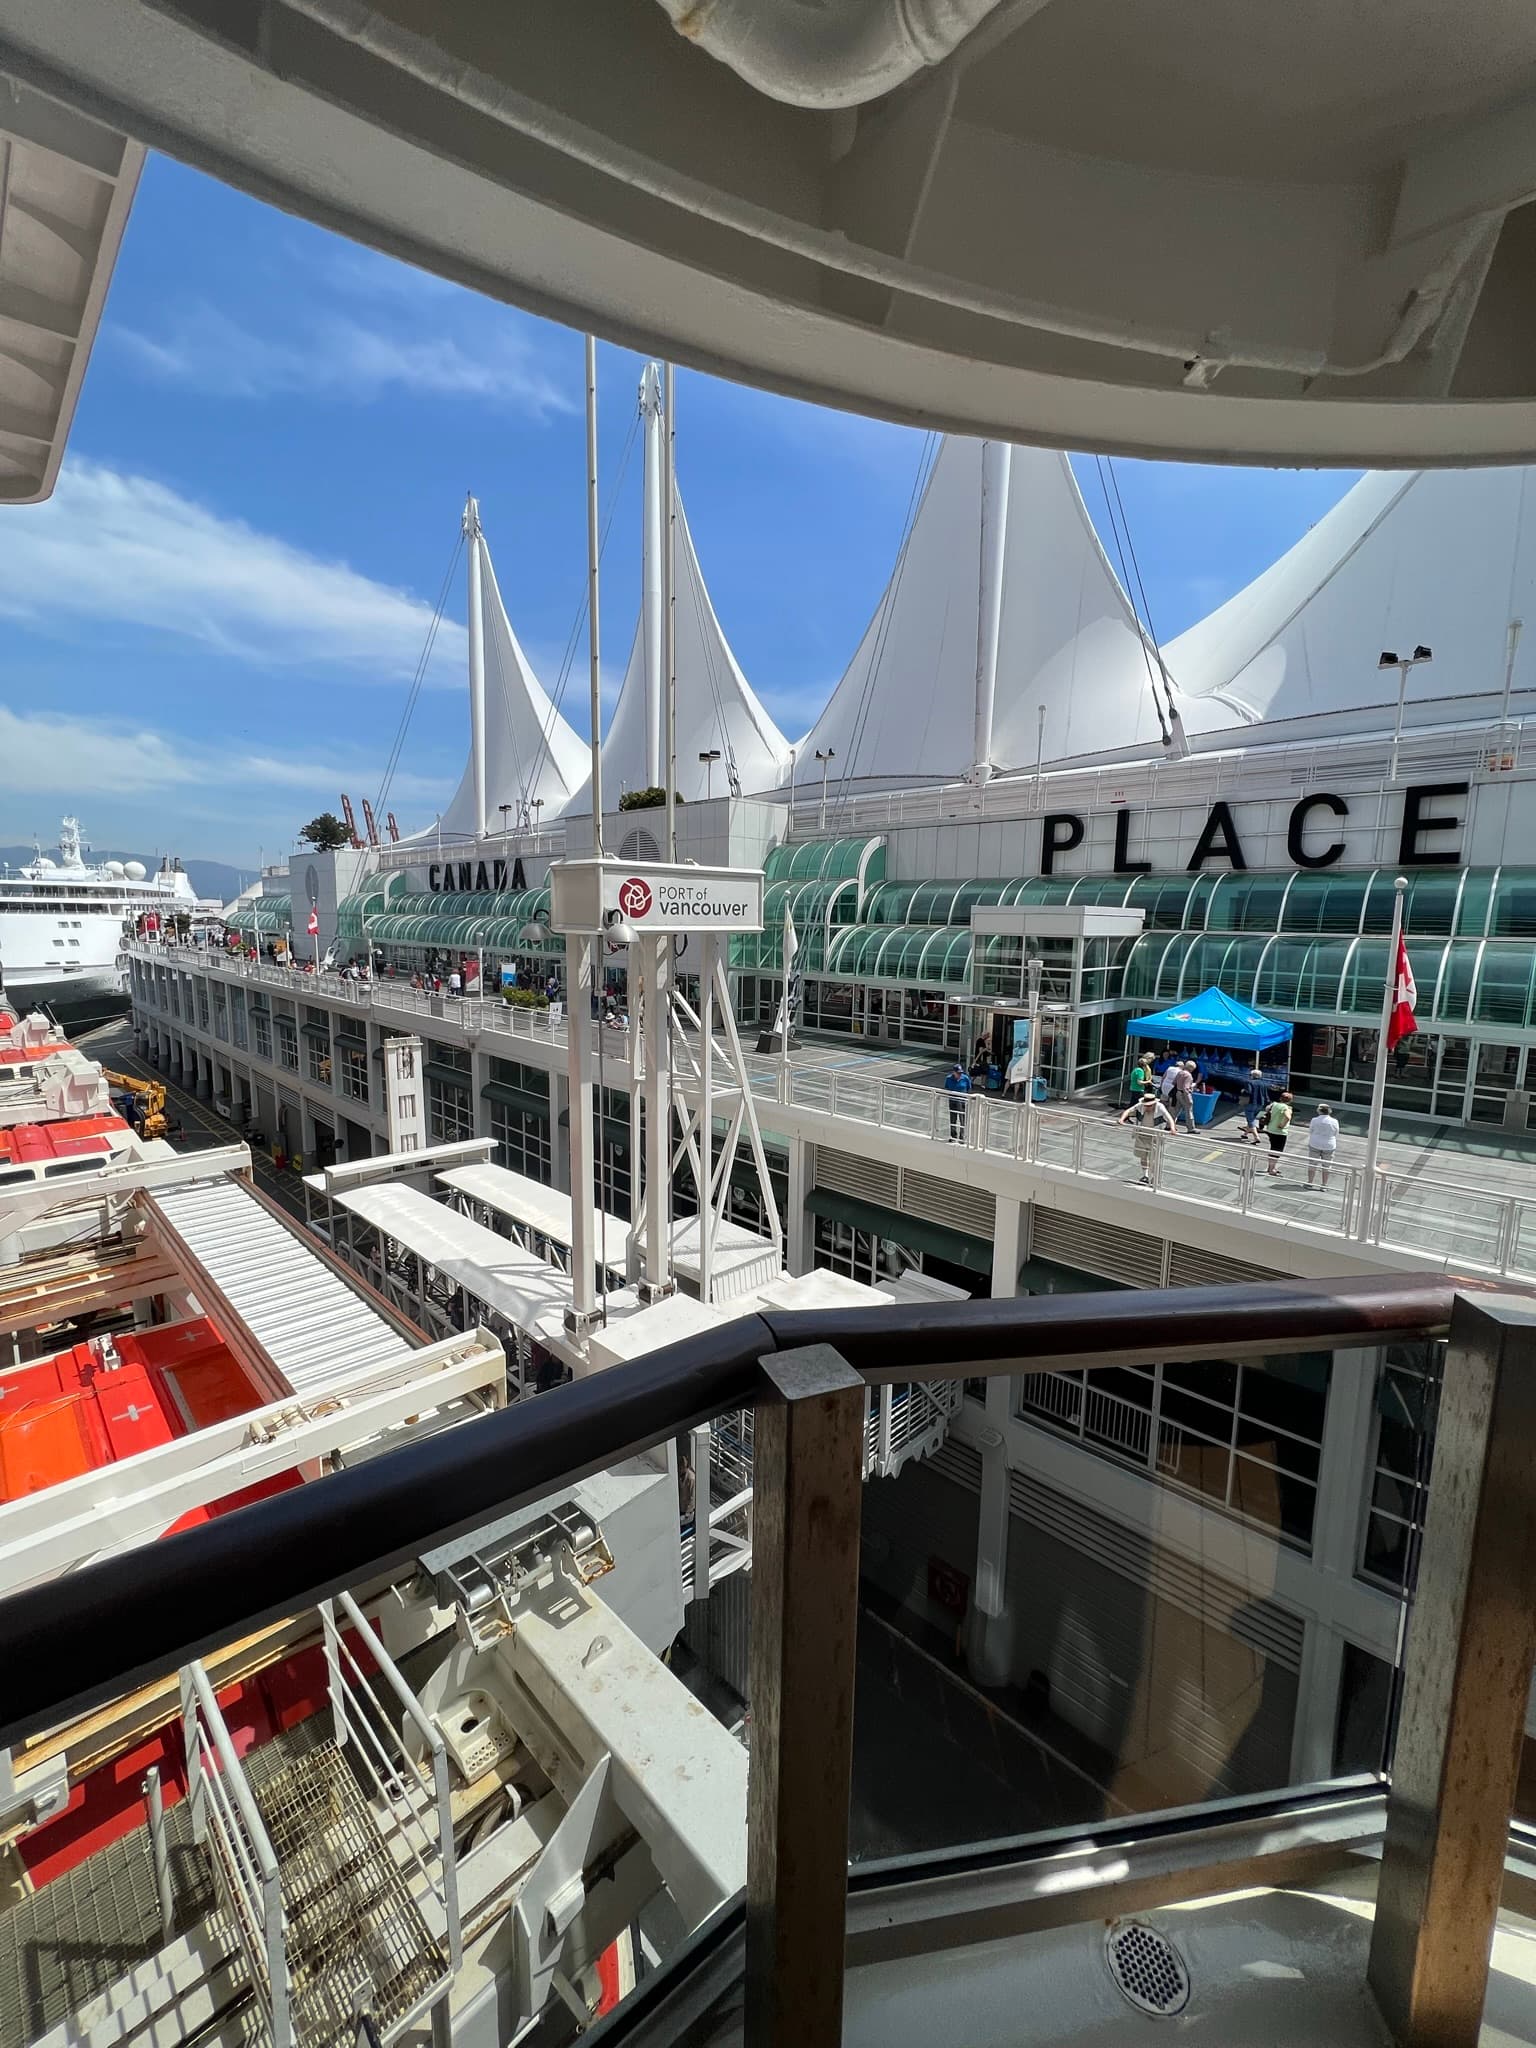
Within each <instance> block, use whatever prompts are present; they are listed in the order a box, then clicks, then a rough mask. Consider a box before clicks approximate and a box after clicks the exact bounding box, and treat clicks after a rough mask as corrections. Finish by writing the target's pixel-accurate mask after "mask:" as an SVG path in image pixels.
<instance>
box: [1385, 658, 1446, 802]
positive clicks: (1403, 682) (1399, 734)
mask: <svg viewBox="0 0 1536 2048" xmlns="http://www.w3.org/2000/svg"><path fill="white" fill-rule="evenodd" d="M1434 658H1435V656H1434V650H1433V649H1432V648H1429V647H1424V646H1419V647H1415V648H1414V650H1413V652H1412V654H1409V655H1403V656H1399V655H1396V654H1394V653H1393V652H1392V651H1391V650H1390V649H1389V648H1383V649H1382V652H1381V654H1380V656H1379V657H1378V659H1377V662H1376V666H1377V667H1378V668H1395V669H1396V670H1397V723H1396V724H1395V725H1394V726H1393V728H1392V766H1391V769H1390V770H1389V772H1388V775H1387V780H1388V782H1396V780H1397V750H1398V748H1399V746H1400V745H1401V744H1402V738H1403V702H1404V699H1405V698H1406V697H1407V695H1408V671H1409V670H1410V669H1415V668H1422V667H1423V665H1424V663H1425V662H1426V661H1433V660H1434Z"/></svg>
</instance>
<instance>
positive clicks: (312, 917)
mask: <svg viewBox="0 0 1536 2048" xmlns="http://www.w3.org/2000/svg"><path fill="white" fill-rule="evenodd" d="M309 936H310V937H311V938H312V939H318V938H319V936H320V913H319V911H318V910H312V911H311V912H310V913H309ZM1408 986H1409V987H1410V988H1412V986H1413V983H1412V980H1411V979H1410V981H1409V984H1408ZM1408 1028H1409V1030H1410V1031H1411V1030H1412V1029H1413V1026H1412V1025H1411V1024H1410V1025H1409V1027H1408Z"/></svg>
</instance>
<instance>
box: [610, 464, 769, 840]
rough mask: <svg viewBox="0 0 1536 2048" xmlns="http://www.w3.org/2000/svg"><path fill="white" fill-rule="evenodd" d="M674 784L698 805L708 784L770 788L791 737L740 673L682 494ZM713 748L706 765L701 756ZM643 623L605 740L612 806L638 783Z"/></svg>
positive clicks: (717, 791) (747, 790)
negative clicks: (712, 758) (711, 759)
mask: <svg viewBox="0 0 1536 2048" xmlns="http://www.w3.org/2000/svg"><path fill="white" fill-rule="evenodd" d="M676 574H677V602H676V609H675V619H676V635H677V647H676V660H677V790H678V794H679V795H680V796H681V797H682V798H683V799H684V800H685V801H686V802H688V803H696V802H698V801H699V799H700V798H702V797H703V796H704V794H705V792H706V790H711V791H712V792H713V794H714V795H716V796H726V795H729V794H730V793H731V792H732V789H733V787H734V788H735V789H737V790H739V792H740V794H742V795H743V796H754V795H759V794H761V793H762V792H763V791H765V790H770V789H776V788H778V787H779V785H780V784H781V783H782V782H784V781H785V779H786V778H787V776H788V774H789V742H788V741H787V740H786V739H785V737H784V735H783V734H782V733H781V732H780V731H779V729H778V727H777V726H776V725H775V724H774V722H773V720H772V719H771V718H770V717H769V715H768V713H767V712H766V711H765V710H764V709H763V706H762V704H761V703H760V702H759V700H758V698H757V695H756V693H755V692H754V690H753V688H752V686H751V684H750V683H749V682H748V681H747V679H746V677H745V676H744V675H743V674H742V672H741V668H740V666H739V664H738V663H737V660H736V657H735V655H734V654H733V653H732V652H731V648H730V643H729V641H728V640H727V639H726V637H725V634H724V632H723V630H722V629H721V625H720V621H719V619H718V618H717V617H716V616H715V608H714V606H713V604H712V603H711V602H710V597H709V591H708V589H707V588H706V586H705V582H704V574H703V571H702V570H701V569H700V567H699V558H698V555H697V553H696V552H695V550H694V545H693V535H692V533H691V532H690V531H689V528H688V518H687V514H686V513H685V512H684V510H683V501H682V495H681V493H679V494H678V498H677V565H676ZM713 748H718V749H719V752H720V759H719V760H718V761H716V762H714V763H713V764H712V767H711V768H710V769H709V770H706V768H705V765H704V763H703V762H701V761H700V759H699V755H700V754H701V753H703V752H706V751H708V750H710V749H713ZM649 781H650V778H649V776H648V775H647V774H646V766H645V648H644V622H643V620H642V621H640V622H637V624H636V627H635V637H634V642H633V644H632V646H631V648H630V654H629V666H628V668H627V669H626V670H625V671H624V685H623V688H622V689H621V690H620V691H619V701H618V703H617V704H616V705H615V706H614V710H613V718H612V720H611V722H610V724H609V727H608V733H607V737H606V738H605V739H604V741H603V802H604V804H605V806H607V807H608V808H610V809H611V808H612V807H614V806H615V805H617V803H618V800H619V797H620V796H621V794H622V793H623V792H624V791H625V790H629V789H644V788H645V787H646V786H647V785H648V783H649Z"/></svg>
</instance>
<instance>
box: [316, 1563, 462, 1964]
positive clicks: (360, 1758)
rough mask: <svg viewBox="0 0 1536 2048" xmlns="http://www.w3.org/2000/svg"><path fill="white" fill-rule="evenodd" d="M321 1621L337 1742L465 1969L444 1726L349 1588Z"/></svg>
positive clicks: (453, 1958) (451, 1955) (326, 1605)
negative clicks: (423, 1760)
mask: <svg viewBox="0 0 1536 2048" xmlns="http://www.w3.org/2000/svg"><path fill="white" fill-rule="evenodd" d="M338 1607H339V1608H340V1609H341V1612H342V1615H343V1617H344V1619H345V1629H344V1628H343V1626H342V1625H341V1624H340V1623H338V1621H337V1618H336V1610H337V1608H338ZM320 1622H321V1627H322V1630H323V1633H324V1641H325V1666H326V1676H327V1682H328V1686H329V1690H330V1699H331V1715H332V1721H333V1725H334V1727H335V1731H336V1743H337V1746H338V1748H343V1749H350V1751H351V1754H352V1756H353V1758H354V1759H355V1762H356V1764H357V1766H358V1768H360V1769H361V1770H362V1772H363V1773H364V1775H365V1776H366V1778H367V1779H368V1782H369V1783H370V1784H371V1785H372V1786H373V1789H374V1791H375V1793H376V1794H377V1796H378V1800H379V1806H378V1809H377V1810H378V1811H379V1813H380V1814H381V1815H382V1814H387V1815H388V1816H389V1817H390V1821H391V1823H392V1826H393V1829H394V1831H395V1833H396V1835H397V1837H398V1840H399V1842H400V1844H401V1846H402V1848H403V1849H404V1851H405V1854H406V1856H407V1858H408V1859H409V1861H410V1863H411V1864H412V1865H413V1866H414V1868H415V1870H416V1873H417V1875H418V1877H419V1878H420V1880H421V1882H422V1884H423V1885H424V1886H425V1888H426V1889H427V1890H428V1891H429V1892H430V1893H431V1894H432V1896H433V1898H435V1899H436V1900H437V1903H438V1906H439V1907H440V1909H441V1911H442V1915H443V1926H444V1929H445V1932H446V1936H447V1950H448V1961H449V1966H450V1968H451V1969H453V1970H457V1969H458V1967H459V1965H460V1963H461V1962H462V1961H463V1960H464V1942H463V1935H462V1931H461V1926H460V1919H459V1878H458V1863H457V1859H456V1856H455V1853H454V1846H453V1810H452V1806H451V1804H450V1786H449V1778H448V1752H447V1747H446V1745H445V1744H444V1741H443V1737H442V1731H441V1730H440V1729H439V1728H438V1726H437V1724H436V1723H435V1722H434V1721H433V1720H432V1719H431V1718H430V1717H429V1716H428V1714H427V1713H426V1711H425V1709H424V1708H423V1706H422V1704H421V1702H420V1700H418V1699H417V1697H416V1695H415V1693H414V1692H413V1691H412V1690H411V1688H410V1686H409V1685H407V1684H406V1682H405V1679H404V1678H403V1677H402V1676H401V1674H400V1671H399V1669H398V1667H397V1666H396V1665H395V1663H394V1661H393V1659H392V1658H391V1657H390V1655H389V1652H388V1651H387V1650H386V1649H385V1647H384V1645H383V1643H382V1641H381V1640H380V1638H379V1635H378V1631H377V1630H376V1629H375V1628H374V1626H373V1624H372V1623H371V1622H370V1621H369V1619H368V1617H367V1616H366V1615H365V1614H364V1613H363V1610H362V1609H361V1608H360V1607H359V1606H358V1604H357V1602H356V1601H355V1600H354V1599H353V1597H352V1595H351V1594H350V1593H347V1592H341V1593H338V1594H337V1596H336V1598H335V1600H323V1601H322V1602H321V1603H320ZM346 1629H351V1630H352V1631H353V1632H354V1633H355V1634H356V1635H357V1636H358V1638H359V1640H360V1641H361V1642H362V1644H363V1647H364V1648H365V1649H366V1651H367V1653H368V1656H369V1657H370V1659H371V1660H372V1662H373V1664H374V1666H375V1668H376V1669H377V1670H378V1672H379V1674H380V1675H381V1677H382V1678H383V1681H384V1683H385V1685H386V1686H387V1687H388V1689H389V1691H390V1692H391V1693H392V1694H393V1695H394V1697H395V1700H396V1702H397V1703H398V1705H399V1707H400V1711H401V1713H402V1714H403V1715H404V1716H405V1719H406V1720H407V1721H408V1722H409V1723H410V1725H411V1726H412V1727H413V1728H414V1729H415V1731H416V1734H417V1737H418V1739H419V1740H420V1742H421V1744H422V1747H423V1749H424V1751H425V1754H426V1756H427V1758H428V1760H429V1763H430V1784H428V1783H424V1782H423V1780H422V1777H421V1774H420V1772H419V1771H418V1770H417V1767H416V1765H415V1764H414V1762H413V1761H412V1759H411V1757H410V1755H409V1754H408V1752H407V1750H406V1748H405V1745H404V1743H403V1742H402V1741H401V1739H400V1735H399V1733H398V1731H397V1730H396V1729H395V1728H394V1726H393V1725H392V1724H391V1722H390V1721H389V1719H388V1717H387V1716H386V1715H385V1714H383V1713H382V1712H381V1711H380V1709H379V1702H378V1700H377V1698H376V1697H375V1694H374V1691H373V1688H372V1687H371V1685H370V1684H369V1682H368V1677H367V1674H366V1672H365V1671H364V1670H363V1668H362V1665H361V1663H360V1662H359V1660H358V1658H357V1655H356V1653H355V1651H354V1650H353V1648H352V1645H351V1644H350V1643H349V1642H348V1640H347V1636H346Z"/></svg>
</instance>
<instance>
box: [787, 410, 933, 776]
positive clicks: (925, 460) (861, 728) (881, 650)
mask: <svg viewBox="0 0 1536 2048" xmlns="http://www.w3.org/2000/svg"><path fill="white" fill-rule="evenodd" d="M938 448H939V437H938V435H937V434H933V433H930V434H928V435H926V436H925V437H924V440H923V445H922V448H921V449H920V451H919V453H918V458H917V470H916V473H915V474H914V476H913V478H912V490H911V493H910V495H909V497H908V499H907V513H906V519H905V521H904V522H903V526H902V535H901V546H900V548H899V549H898V550H897V555H896V569H895V573H894V574H893V576H892V577H891V580H890V582H889V583H888V584H887V585H886V587H885V593H884V595H883V596H882V597H881V600H880V610H879V612H878V613H877V615H876V616H877V618H878V619H879V624H878V626H877V628H876V632H875V645H874V649H873V652H872V653H871V655H870V660H869V667H868V668H867V669H866V670H865V672H864V682H863V685H862V687H861V689H860V691H859V701H858V705H857V707H856V709H855V711H854V714H853V726H852V731H851V737H850V741H849V746H848V759H847V761H846V762H845V763H844V766H843V772H842V774H841V775H840V776H839V777H838V783H839V785H840V789H839V794H838V797H837V802H836V810H837V811H841V810H842V808H843V807H844V805H845V804H846V803H847V801H848V796H849V794H850V792H849V783H850V781H851V779H852V776H853V771H854V764H855V762H856V761H857V760H858V755H859V749H860V748H861V747H862V746H863V744H864V733H865V729H866V727H867V725H868V722H869V711H870V706H871V704H872V703H873V702H874V693H875V682H876V679H877V677H878V675H879V671H880V664H881V662H882V661H883V660H884V658H885V645H886V641H887V640H888V639H889V637H890V632H891V621H892V619H893V618H894V617H895V613H896V600H897V598H898V597H899V596H900V594H901V580H902V577H903V576H904V575H905V574H906V569H907V560H908V557H909V555H910V553H911V548H912V537H913V535H914V534H915V532H916V531H917V522H918V519H919V517H920V515H921V512H922V506H923V499H924V498H925V497H926V496H927V492H928V486H929V484H930V483H931V482H932V481H933V473H934V470H935V469H936V468H937V467H938ZM814 730H815V727H814V726H813V727H812V731H814Z"/></svg>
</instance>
